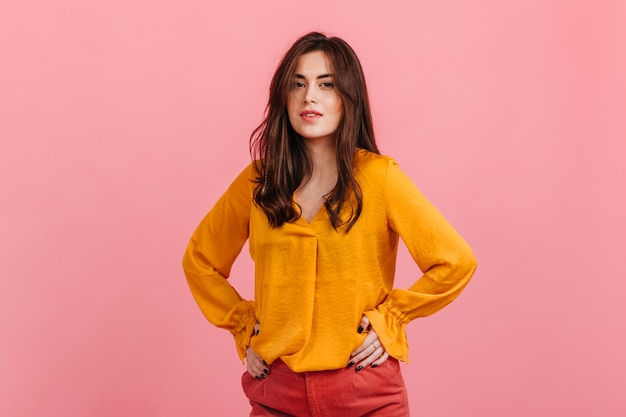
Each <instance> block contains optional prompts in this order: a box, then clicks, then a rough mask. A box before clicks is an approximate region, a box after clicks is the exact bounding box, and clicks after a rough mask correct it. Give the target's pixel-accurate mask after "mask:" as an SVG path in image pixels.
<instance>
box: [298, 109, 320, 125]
mask: <svg viewBox="0 0 626 417" xmlns="http://www.w3.org/2000/svg"><path fill="white" fill-rule="evenodd" d="M300 117H302V118H303V119H304V120H306V121H309V122H311V121H314V120H317V119H318V118H320V117H322V113H320V112H318V111H315V110H303V111H302V112H300Z"/></svg>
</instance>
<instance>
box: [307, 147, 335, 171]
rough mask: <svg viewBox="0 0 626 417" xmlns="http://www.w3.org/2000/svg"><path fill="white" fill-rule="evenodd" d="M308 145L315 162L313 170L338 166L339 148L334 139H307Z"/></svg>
mask: <svg viewBox="0 0 626 417" xmlns="http://www.w3.org/2000/svg"><path fill="white" fill-rule="evenodd" d="M305 140H306V139H305ZM306 147H307V150H308V154H309V157H310V158H311V162H312V163H313V171H316V170H318V169H327V168H329V167H330V166H333V167H334V166H336V164H337V150H336V149H335V141H334V139H328V140H326V139H324V140H307V142H306Z"/></svg>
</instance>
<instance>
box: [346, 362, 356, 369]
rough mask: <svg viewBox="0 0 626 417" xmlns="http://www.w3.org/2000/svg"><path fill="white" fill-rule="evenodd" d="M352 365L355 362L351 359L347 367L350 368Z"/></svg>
mask: <svg viewBox="0 0 626 417" xmlns="http://www.w3.org/2000/svg"><path fill="white" fill-rule="evenodd" d="M352 365H354V362H352V361H350V362H349V363H348V366H346V368H349V367H351V366H352Z"/></svg>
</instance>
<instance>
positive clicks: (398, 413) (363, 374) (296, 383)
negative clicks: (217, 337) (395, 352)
mask: <svg viewBox="0 0 626 417" xmlns="http://www.w3.org/2000/svg"><path fill="white" fill-rule="evenodd" d="M242 385H243V390H244V392H245V394H246V396H247V397H248V399H249V400H250V404H251V405H252V412H251V413H250V417H260V416H282V417H365V416H367V417H374V416H376V417H383V416H384V417H408V416H409V403H408V398H407V393H406V388H405V386H404V380H403V379H402V374H401V373H400V365H399V364H398V361H397V360H396V359H393V358H389V359H387V361H385V362H384V363H383V364H382V365H380V366H379V367H377V368H372V367H369V366H368V367H365V368H363V369H362V370H360V371H356V370H355V369H354V367H351V368H344V369H337V370H333V371H317V372H303V373H296V372H293V371H292V370H290V369H289V368H288V367H287V365H285V364H284V363H283V362H282V361H280V360H278V361H276V362H274V363H273V364H272V366H271V372H270V374H269V375H268V376H267V378H265V379H261V380H257V379H255V378H254V377H253V376H251V375H250V374H249V373H248V372H244V374H243V376H242Z"/></svg>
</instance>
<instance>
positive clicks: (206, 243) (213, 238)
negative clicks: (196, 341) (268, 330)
mask: <svg viewBox="0 0 626 417" xmlns="http://www.w3.org/2000/svg"><path fill="white" fill-rule="evenodd" d="M252 169H253V168H252V165H250V166H249V167H248V168H246V169H245V170H244V171H243V172H242V173H241V174H240V175H239V176H238V177H237V179H235V181H234V182H233V183H232V184H231V186H230V187H229V188H228V190H227V191H226V193H224V195H222V197H221V198H220V199H219V200H218V201H217V203H216V204H215V206H214V207H213V209H211V211H210V212H209V213H208V214H207V215H206V216H205V217H204V219H203V220H202V222H201V223H200V225H199V226H198V228H197V229H196V230H195V232H194V234H193V236H192V237H191V240H190V241H189V245H188V246H187V250H186V251H185V255H184V257H183V269H184V271H185V276H186V277H187V282H188V284H189V288H190V289H191V292H192V294H193V296H194V298H195V300H196V302H197V303H198V305H199V306H200V309H201V310H202V313H203V314H204V315H205V317H206V318H207V319H208V320H209V321H210V322H211V323H213V324H214V325H216V326H217V327H220V328H223V329H226V330H229V331H230V332H231V333H232V334H233V336H234V337H235V343H236V345H237V352H238V354H239V357H240V358H241V359H243V358H244V357H245V351H246V347H247V346H248V344H249V341H250V337H251V334H252V331H253V328H254V324H255V323H256V317H255V310H254V303H253V302H252V301H249V300H244V299H243V298H242V297H241V296H240V295H239V294H238V293H237V291H236V290H235V289H234V288H233V287H232V286H231V285H230V284H229V282H228V281H227V278H228V277H229V274H230V270H231V267H232V265H233V263H234V262H235V259H236V258H237V256H238V255H239V253H240V252H241V248H242V247H243V245H244V243H245V242H246V240H247V239H248V222H249V219H250V210H251V204H252V188H253V183H252V182H251V181H250V180H251V179H252V178H253V171H252Z"/></svg>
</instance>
